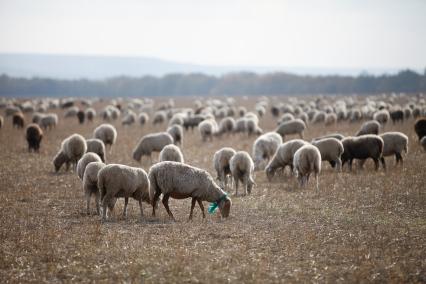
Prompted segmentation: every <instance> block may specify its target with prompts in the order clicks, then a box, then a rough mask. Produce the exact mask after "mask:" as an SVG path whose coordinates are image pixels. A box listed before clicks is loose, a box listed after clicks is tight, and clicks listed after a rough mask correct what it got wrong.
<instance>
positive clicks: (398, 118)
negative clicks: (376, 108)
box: [390, 109, 404, 124]
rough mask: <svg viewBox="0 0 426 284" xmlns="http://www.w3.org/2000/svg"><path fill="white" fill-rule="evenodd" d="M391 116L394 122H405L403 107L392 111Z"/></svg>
mask: <svg viewBox="0 0 426 284" xmlns="http://www.w3.org/2000/svg"><path fill="white" fill-rule="evenodd" d="M390 118H391V119H392V123H393V124H395V123H397V122H401V123H403V122H404V112H403V111H402V110H401V109H396V110H393V111H391V112H390Z"/></svg>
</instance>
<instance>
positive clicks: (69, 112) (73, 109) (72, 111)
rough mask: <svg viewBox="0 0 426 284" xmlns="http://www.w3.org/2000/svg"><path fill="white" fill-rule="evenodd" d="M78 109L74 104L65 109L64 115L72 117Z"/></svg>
mask: <svg viewBox="0 0 426 284" xmlns="http://www.w3.org/2000/svg"><path fill="white" fill-rule="evenodd" d="M78 111H79V109H78V107H76V106H72V107H70V108H68V109H67V110H66V111H65V114H64V117H65V118H67V117H74V116H77V113H78Z"/></svg>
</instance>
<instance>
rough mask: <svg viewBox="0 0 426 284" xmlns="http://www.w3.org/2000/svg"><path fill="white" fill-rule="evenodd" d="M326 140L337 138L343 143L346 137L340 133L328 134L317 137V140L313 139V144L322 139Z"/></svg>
mask: <svg viewBox="0 0 426 284" xmlns="http://www.w3.org/2000/svg"><path fill="white" fill-rule="evenodd" d="M325 138H336V139H337V140H339V141H341V140H342V139H343V138H345V136H343V135H342V134H340V133H333V134H327V135H324V136H320V137H316V138H314V139H312V142H313V141H317V140H322V139H325Z"/></svg>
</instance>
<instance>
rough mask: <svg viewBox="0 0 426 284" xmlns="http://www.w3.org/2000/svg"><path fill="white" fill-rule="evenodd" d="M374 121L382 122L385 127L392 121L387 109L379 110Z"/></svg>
mask: <svg viewBox="0 0 426 284" xmlns="http://www.w3.org/2000/svg"><path fill="white" fill-rule="evenodd" d="M373 119H374V120H377V121H378V122H380V124H381V125H385V124H386V123H387V122H388V121H389V119H390V115H389V111H388V110H386V109H382V110H379V111H377V112H376V113H375V114H374V115H373Z"/></svg>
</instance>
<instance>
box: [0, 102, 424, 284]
mask: <svg viewBox="0 0 426 284" xmlns="http://www.w3.org/2000/svg"><path fill="white" fill-rule="evenodd" d="M237 101H238V102H241V104H244V105H246V106H247V107H248V108H249V109H252V108H253V106H254V103H255V99H249V100H242V99H241V98H237ZM192 102H193V101H192V100H190V99H177V100H176V103H177V106H192ZM96 108H97V109H98V110H99V109H100V106H99V105H96ZM55 111H56V112H58V113H59V117H60V122H59V125H58V127H57V128H56V129H54V130H52V131H47V132H46V133H45V137H44V139H43V141H42V146H41V150H40V154H33V153H31V154H30V153H28V151H27V145H26V141H25V139H24V131H23V130H17V129H13V128H12V123H11V118H10V117H8V118H6V119H5V126H4V127H3V128H2V129H0V279H1V280H0V282H2V283H16V282H77V281H84V282H92V281H96V282H98V281H102V282H121V281H123V282H124V281H125V282H146V283H170V282H179V283H181V282H202V283H213V282H216V283H218V282H219V283H223V282H234V283H235V282H244V283H253V282H262V283H263V282H343V283H347V282H352V283H353V282H392V283H401V282H414V283H416V282H426V175H425V173H426V152H424V151H423V149H422V148H421V147H420V146H419V145H418V142H417V138H416V136H415V133H414V129H413V124H414V121H413V120H409V121H406V122H404V123H403V124H399V125H396V126H393V125H392V123H389V124H388V125H387V126H386V129H385V130H386V131H389V130H397V131H402V132H404V133H405V134H407V135H408V137H409V139H410V143H409V152H408V155H406V156H405V157H404V158H405V160H404V166H403V168H401V167H395V164H394V158H388V159H387V163H388V170H387V172H385V171H383V169H382V168H380V170H379V171H378V172H376V171H374V169H373V168H374V167H373V162H372V161H368V162H367V163H366V165H365V168H364V169H363V170H359V169H357V167H354V168H355V170H354V171H353V172H348V170H347V167H346V166H345V169H344V171H343V172H342V173H335V172H334V171H333V170H332V169H331V167H330V166H329V164H328V163H327V164H326V163H323V169H322V172H321V175H320V184H319V186H320V190H319V192H316V191H315V190H314V188H315V187H314V182H313V181H312V180H311V181H310V182H309V184H308V187H307V188H306V189H300V188H299V187H298V185H297V183H296V180H295V179H294V178H293V177H290V176H289V174H288V173H285V174H284V175H282V176H278V177H275V179H274V180H273V181H272V182H268V181H267V179H266V176H265V174H264V173H263V172H256V176H255V181H256V183H257V186H256V187H255V188H254V190H253V192H252V194H251V195H250V196H247V197H232V196H231V198H232V202H233V205H232V208H231V216H230V218H228V219H226V220H221V219H220V218H219V217H218V215H216V214H215V215H209V216H207V218H206V219H205V220H203V219H202V217H201V213H200V211H199V208H198V206H197V207H196V208H195V211H194V213H195V216H194V220H193V221H191V222H189V221H188V216H189V210H190V206H191V202H190V200H189V199H187V200H173V199H171V200H170V206H171V210H172V212H173V213H174V215H175V217H176V219H177V220H178V221H177V222H171V221H170V220H169V218H168V216H167V213H166V211H165V209H164V207H163V206H162V204H160V207H159V210H158V214H157V217H156V218H153V217H151V208H150V206H149V205H148V204H146V203H144V211H145V212H144V214H145V219H146V220H145V221H144V222H141V221H140V215H139V208H138V205H137V202H135V201H134V200H130V203H129V214H128V217H127V219H123V217H122V216H121V210H122V208H123V203H124V202H123V200H119V202H117V205H116V207H115V212H114V217H113V221H112V222H107V223H101V221H100V217H99V216H98V215H95V209H94V208H93V206H92V213H93V214H92V215H90V216H88V215H86V211H85V200H84V196H83V191H82V186H81V181H80V180H79V179H78V177H77V175H76V174H75V173H74V172H72V171H71V172H67V173H65V172H64V171H63V170H61V171H60V173H59V174H55V173H54V172H53V165H52V158H53V156H54V155H55V154H56V152H57V151H58V149H59V147H60V143H61V141H62V140H63V139H64V138H65V137H67V136H69V135H70V134H72V133H80V134H82V135H83V136H85V137H87V138H88V137H91V135H92V131H93V129H94V128H95V127H96V126H97V125H98V124H100V123H101V119H100V118H97V119H96V121H95V122H94V123H86V124H84V125H82V126H81V125H79V124H78V122H77V119H76V118H73V119H64V118H63V115H62V114H63V112H62V111H61V110H55ZM26 117H27V121H28V120H30V117H31V116H30V115H28V114H27V116H26ZM113 124H114V125H115V126H116V127H117V130H118V139H117V144H116V145H115V146H114V147H113V150H112V153H111V154H109V155H107V162H108V163H123V164H128V165H132V166H138V164H137V163H136V162H135V161H133V160H132V158H131V152H132V149H133V148H134V146H135V144H136V142H137V141H138V139H139V138H140V137H141V136H142V135H144V134H147V133H150V132H157V131H162V130H165V128H166V125H165V124H164V125H163V126H157V127H155V128H154V127H153V126H152V124H151V123H149V124H148V125H146V126H144V127H141V126H139V125H138V124H134V125H132V126H130V127H123V126H122V125H121V123H120V121H116V122H113ZM275 125H276V124H275V121H274V120H273V118H272V116H271V114H270V113H269V112H268V114H267V115H266V116H265V118H263V119H262V120H261V122H260V126H261V127H262V128H263V129H264V130H266V131H268V130H272V129H273V128H274V127H275ZM360 125H361V122H360V123H352V124H350V123H348V122H342V123H339V124H337V125H335V126H330V127H325V126H322V125H319V126H314V125H310V126H309V128H308V129H307V131H306V132H305V136H306V137H305V138H306V139H307V140H310V139H311V138H313V137H316V136H320V135H324V134H326V133H331V132H340V133H342V134H345V135H349V134H353V133H355V131H356V130H357V129H358V128H359V127H360ZM290 138H293V137H290ZM254 139H255V138H247V137H243V136H240V135H235V136H230V137H224V138H222V139H220V140H218V139H216V140H215V141H213V142H206V143H202V142H201V138H200V136H199V133H198V131H196V130H195V131H194V132H191V131H188V132H185V137H184V146H183V153H184V156H185V160H186V161H187V163H189V164H191V165H195V166H198V167H201V168H204V169H207V170H208V171H209V172H210V173H212V174H213V175H214V176H215V173H214V171H213V165H212V157H213V153H214V152H215V151H216V150H218V149H220V148H221V147H224V146H231V147H233V148H235V149H238V150H245V151H248V152H249V153H251V147H252V144H253V141H254ZM157 158H158V155H157V154H156V155H154V156H153V160H154V161H156V160H157ZM139 166H141V165H140V164H139ZM142 167H143V168H144V169H145V170H146V171H147V172H148V170H149V165H148V162H147V160H143V163H142ZM205 205H207V204H205Z"/></svg>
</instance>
